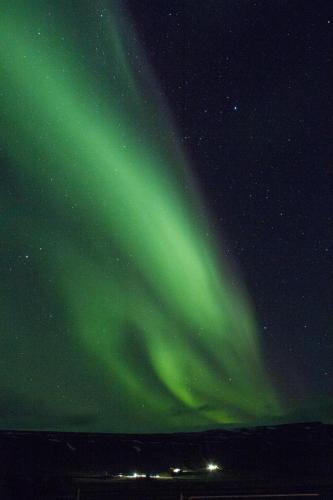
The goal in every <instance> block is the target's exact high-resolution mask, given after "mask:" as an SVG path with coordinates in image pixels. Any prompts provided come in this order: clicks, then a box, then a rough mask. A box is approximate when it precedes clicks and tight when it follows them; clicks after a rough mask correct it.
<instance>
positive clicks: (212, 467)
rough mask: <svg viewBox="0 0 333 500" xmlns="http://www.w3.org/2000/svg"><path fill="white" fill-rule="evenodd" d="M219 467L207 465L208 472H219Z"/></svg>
mask: <svg viewBox="0 0 333 500" xmlns="http://www.w3.org/2000/svg"><path fill="white" fill-rule="evenodd" d="M218 469H219V466H218V465H215V464H208V465H207V470H218Z"/></svg>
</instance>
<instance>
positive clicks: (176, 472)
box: [172, 467, 181, 474]
mask: <svg viewBox="0 0 333 500" xmlns="http://www.w3.org/2000/svg"><path fill="white" fill-rule="evenodd" d="M180 471H181V469H179V468H178V467H175V468H174V469H172V472H174V473H175V474H178V473H179V472H180Z"/></svg>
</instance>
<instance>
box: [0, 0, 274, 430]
mask: <svg viewBox="0 0 333 500" xmlns="http://www.w3.org/2000/svg"><path fill="white" fill-rule="evenodd" d="M89 3H90V4H91V3H92V2H86V3H85V2H78V1H69V2H68V1H67V2H64V1H59V2H58V1H57V2H56V3H55V2H54V1H53V0H52V1H47V0H43V1H42V0H40V1H31V0H30V1H29V2H26V1H19V0H14V1H11V2H3V3H2V5H1V15H0V61H1V78H2V89H3V92H2V98H1V100H2V146H3V151H2V154H3V156H4V158H5V160H6V161H5V162H4V167H3V168H2V172H1V176H2V179H1V180H2V182H1V188H0V189H1V214H2V222H1V243H2V247H1V285H2V286H1V337H0V348H1V357H2V360H1V361H2V362H1V365H0V375H1V386H2V390H1V411H2V415H1V427H2V428H19V429H56V430H87V431H107V432H156V431H165V432H167V431H190V430H199V429H203V428H215V427H217V426H220V425H223V424H237V423H247V424H254V423H257V422H259V421H261V420H263V419H265V418H276V417H278V416H279V415H281V414H282V407H281V403H280V402H279V400H278V397H277V396H276V394H275V391H274V389H273V387H272V385H271V383H270V381H269V377H268V375H267V373H266V372H265V368H264V364H263V359H262V358H263V354H262V348H261V346H260V339H259V338H258V334H257V329H256V323H255V318H254V313H253V311H252V309H251V307H250V305H249V300H248V298H247V296H246V293H245V291H244V289H243V288H242V287H241V286H240V285H237V286H236V285H235V282H237V281H239V278H238V277H235V273H234V272H232V270H231V269H230V266H228V265H227V263H226V262H225V260H224V258H222V256H221V251H220V246H221V245H220V244H219V242H218V239H217V238H216V237H214V234H213V231H212V228H211V226H210V223H209V216H208V214H207V211H206V210H205V208H204V204H203V202H202V201H201V199H200V195H199V190H198V189H197V187H196V185H195V182H194V180H193V179H191V175H190V167H189V165H188V160H187V159H186V155H185V153H184V151H182V148H181V146H180V144H179V143H178V142H177V130H176V127H175V126H174V124H173V123H172V119H171V118H170V116H169V113H168V111H167V107H166V105H165V103H164V101H163V98H162V97H161V92H160V90H159V87H158V85H157V83H156V80H155V78H154V75H153V72H152V70H151V68H150V67H149V64H148V63H147V61H146V60H145V58H144V54H143V51H142V50H141V49H140V46H139V42H138V41H137V39H136V34H135V30H134V29H133V26H132V24H131V20H130V19H129V18H128V16H127V15H126V13H125V14H124V13H123V12H122V11H121V9H120V8H119V6H118V5H117V4H116V3H115V2H111V7H112V8H110V5H108V6H104V5H102V4H101V3H100V4H99V5H100V7H99V9H97V10H96V6H95V7H94V8H92V6H91V5H90V6H89ZM27 4H29V5H27ZM100 13H101V14H100Z"/></svg>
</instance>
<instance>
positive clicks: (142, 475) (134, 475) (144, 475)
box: [125, 472, 146, 479]
mask: <svg viewBox="0 0 333 500" xmlns="http://www.w3.org/2000/svg"><path fill="white" fill-rule="evenodd" d="M125 477H131V478H134V479H136V478H137V477H146V474H138V473H137V472H133V474H130V475H129V476H125Z"/></svg>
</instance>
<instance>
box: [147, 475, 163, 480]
mask: <svg viewBox="0 0 333 500" xmlns="http://www.w3.org/2000/svg"><path fill="white" fill-rule="evenodd" d="M149 477H151V478H152V479H158V478H159V477H161V476H160V475H159V474H152V475H151V476H149Z"/></svg>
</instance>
